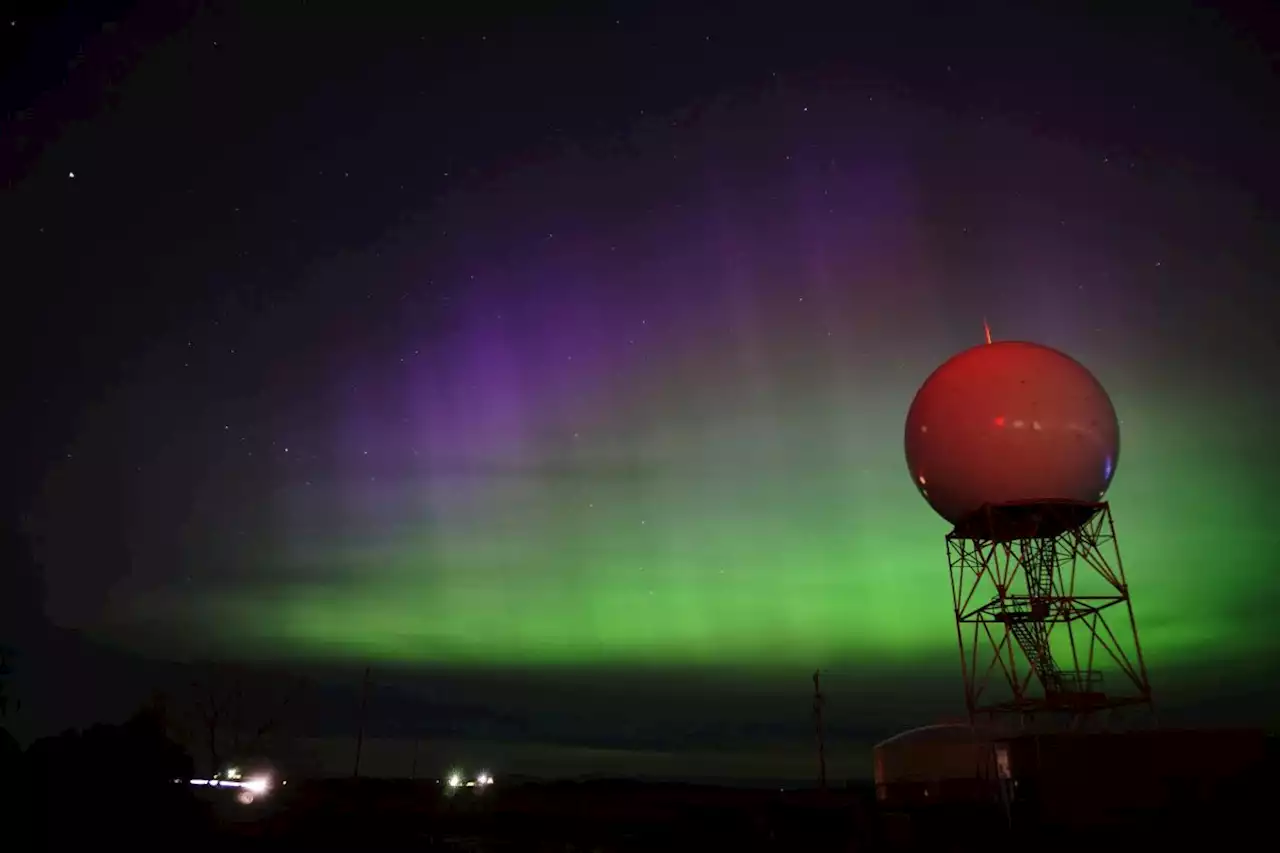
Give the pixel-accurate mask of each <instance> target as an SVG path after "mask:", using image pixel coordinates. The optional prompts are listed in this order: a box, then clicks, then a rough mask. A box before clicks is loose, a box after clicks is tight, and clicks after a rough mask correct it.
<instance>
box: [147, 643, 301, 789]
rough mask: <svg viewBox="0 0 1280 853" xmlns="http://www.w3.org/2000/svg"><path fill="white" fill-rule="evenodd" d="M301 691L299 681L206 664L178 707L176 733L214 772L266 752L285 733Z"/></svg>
mask: <svg viewBox="0 0 1280 853" xmlns="http://www.w3.org/2000/svg"><path fill="white" fill-rule="evenodd" d="M302 689H303V682H302V681H301V679H297V678H288V677H279V676H278V675H276V674H272V673H261V672H253V671H250V670H248V669H246V668H243V667H236V666H232V665H227V664H217V665H204V666H201V667H198V668H196V670H195V677H194V678H192V679H191V681H190V682H189V684H188V685H187V686H186V688H185V690H184V691H183V692H182V695H181V698H180V699H179V700H178V701H177V702H175V705H176V706H178V707H175V708H174V715H173V720H172V728H171V731H175V732H179V733H180V734H179V739H180V740H181V741H182V742H183V743H184V744H186V745H187V746H188V748H189V749H191V750H193V751H195V750H199V752H200V753H201V755H202V757H204V758H205V759H207V760H208V762H209V768H208V770H209V772H210V773H215V772H218V771H219V770H221V769H222V767H223V765H224V764H225V763H226V762H227V761H228V760H233V759H234V760H240V759H242V758H243V757H245V756H246V755H249V754H253V753H258V752H261V751H263V750H264V749H265V748H266V745H267V743H268V742H269V740H270V739H271V738H272V737H274V736H277V735H279V734H280V732H281V730H282V729H283V727H284V726H285V724H286V721H287V717H288V714H289V713H290V711H291V710H292V708H293V705H294V703H295V702H296V700H297V699H298V697H299V695H300V694H301V692H302Z"/></svg>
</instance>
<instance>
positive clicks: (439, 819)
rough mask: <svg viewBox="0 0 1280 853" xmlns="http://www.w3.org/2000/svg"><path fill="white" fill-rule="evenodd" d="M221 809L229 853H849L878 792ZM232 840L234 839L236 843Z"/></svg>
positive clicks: (305, 797)
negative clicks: (247, 852) (350, 852)
mask: <svg viewBox="0 0 1280 853" xmlns="http://www.w3.org/2000/svg"><path fill="white" fill-rule="evenodd" d="M221 793H223V792H208V793H207V794H206V796H207V797H209V798H210V799H216V800H219V802H217V803H216V804H214V808H213V813H214V815H215V818H216V819H215V822H214V823H215V825H214V827H213V829H212V831H213V833H214V834H216V836H217V837H218V838H219V839H220V840H219V842H218V844H219V846H221V845H223V844H226V843H228V842H231V841H232V839H234V846H235V847H236V848H237V849H244V848H245V847H249V848H254V849H258V848H260V849H272V850H278V849H281V848H282V847H293V846H295V845H296V846H297V847H298V849H317V848H319V847H323V848H325V849H336V848H340V847H349V848H351V849H356V848H358V849H361V850H370V851H372V850H380V849H384V848H385V849H392V848H394V849H406V848H414V849H424V850H468V851H490V850H493V851H508V850H510V851H516V850H519V851H553V850H554V851H568V850H574V851H651V850H670V849H674V850H725V851H728V850H734V851H748V850H762V851H763V850H794V851H801V850H804V851H821V850H850V849H860V848H859V846H858V845H857V844H856V841H857V840H858V839H859V838H860V837H866V836H867V834H868V832H869V830H870V828H871V824H872V823H873V822H874V821H873V819H872V815H873V814H874V803H873V792H872V790H871V788H870V787H869V786H867V787H864V788H860V789H852V788H850V789H841V790H839V791H830V792H828V793H827V794H825V795H824V794H823V793H822V792H819V791H786V792H782V791H768V790H766V791H759V790H742V789H730V788H712V787H702V786H692V785H662V784H646V783H639V782H607V781H600V782H580V783H573V782H565V783H544V784H532V783H531V784H523V785H515V786H504V785H501V784H500V785H497V786H494V787H493V788H490V789H488V790H486V791H484V792H483V793H481V794H476V793H474V792H472V791H467V790H463V791H461V792H459V793H458V794H456V795H454V796H452V797H450V796H446V795H445V792H444V791H442V790H441V788H440V786H439V785H437V784H435V783H414V782H400V781H388V782H383V781H377V780H361V781H359V782H355V781H331V782H316V783H311V784H302V785H297V786H295V787H293V788H282V789H280V790H279V791H277V792H276V793H274V794H273V795H272V797H271V798H269V799H267V800H265V801H263V802H262V803H260V804H254V805H250V806H242V805H240V804H238V803H236V802H235V801H234V797H232V796H225V797H223V796H219V794H221ZM228 836H230V838H228Z"/></svg>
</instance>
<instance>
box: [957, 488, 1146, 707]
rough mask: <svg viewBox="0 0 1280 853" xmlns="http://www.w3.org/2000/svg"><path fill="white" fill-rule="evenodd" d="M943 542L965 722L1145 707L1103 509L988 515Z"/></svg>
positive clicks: (1128, 610) (1048, 506) (1049, 508)
mask: <svg viewBox="0 0 1280 853" xmlns="http://www.w3.org/2000/svg"><path fill="white" fill-rule="evenodd" d="M946 542H947V556H948V562H949V564H950V569H951V590H952V596H953V600H954V603H955V614H956V634H957V639H958V640H959V645H960V662H961V668H962V671H963V677H964V685H965V702H966V705H967V706H968V710H969V715H970V718H971V719H972V720H974V721H975V722H976V721H977V718H978V717H980V716H982V715H988V716H995V715H1017V716H1019V717H1021V718H1023V719H1024V720H1025V719H1027V718H1034V717H1035V716H1036V715H1049V716H1052V717H1064V716H1065V717H1068V718H1070V720H1071V721H1072V723H1073V724H1078V723H1080V721H1081V720H1082V719H1084V718H1086V717H1090V716H1093V715H1096V714H1098V713H1099V712H1108V711H1112V710H1114V709H1118V708H1125V707H1133V706H1147V707H1148V708H1150V707H1151V684H1150V681H1149V679H1148V677H1147V669H1146V664H1145V662H1144V661H1143V657H1142V645H1141V643H1140V641H1139V638H1138V627H1137V622H1136V621H1135V619H1134V615H1133V606H1132V603H1131V601H1130V599H1129V587H1128V583H1127V582H1126V580H1125V575H1124V568H1123V564H1122V563H1121V560H1120V550H1119V547H1118V545H1117V543H1116V533H1115V524H1114V522H1113V520H1112V518H1111V509H1110V507H1109V506H1108V505H1107V504H1106V503H1103V502H1099V503H1081V502H1075V501H1039V502H1034V503H1018V504H1004V505H998V506H990V505H988V506H985V507H983V508H982V509H980V510H979V511H978V512H976V513H974V514H973V515H971V516H970V517H969V518H967V519H965V520H964V521H962V522H961V523H959V524H957V525H956V526H955V528H954V529H953V530H952V531H951V533H949V534H948V535H947V538H946Z"/></svg>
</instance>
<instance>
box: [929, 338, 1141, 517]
mask: <svg viewBox="0 0 1280 853" xmlns="http://www.w3.org/2000/svg"><path fill="white" fill-rule="evenodd" d="M906 451H907V467H908V469H909V470H910V472H911V478H912V480H914V481H915V484H916V488H917V489H919V490H920V494H921V495H922V496H924V499H925V500H927V501H928V502H929V505H930V506H932V507H933V509H934V511H935V512H937V513H938V515H940V516H942V517H943V518H944V519H946V520H947V521H949V522H951V523H952V524H957V523H959V522H960V521H961V520H962V519H964V518H966V517H967V516H968V515H969V514H971V513H973V512H974V511H976V510H978V509H979V508H981V507H982V506H983V505H984V504H1004V503H1020V502H1032V501H1063V500H1066V501H1081V502H1092V501H1098V500H1101V499H1102V497H1103V496H1104V495H1105V494H1106V491H1107V487H1108V486H1109V485H1110V484H1111V478H1112V477H1113V476H1114V475H1115V471H1116V464H1117V462H1118V461H1119V458H1120V425H1119V422H1118V421H1117V419H1116V412H1115V408H1114V407H1113V406H1112V405H1111V398H1110V397H1108V396H1107V392H1106V390H1105V389H1104V388H1103V387H1102V385H1101V383H1099V382H1098V380H1097V379H1095V378H1094V376H1093V374H1092V373H1090V372H1089V371H1088V369H1086V368H1085V367H1084V365H1082V364H1080V363H1079V362H1078V361H1076V360H1075V359H1073V358H1071V357H1070V356H1067V355H1064V354H1063V353H1060V352H1058V351H1057V350H1055V349H1051V348H1050V347H1046V346H1040V345H1039V344H1032V343H1024V342H1020V341H1001V342H997V343H992V344H982V345H979V346H976V347H974V348H972V349H968V350H965V351H964V352H961V353H959V354H957V355H955V356H952V357H951V359H950V360H948V361H947V362H946V363H944V364H943V365H942V366H941V367H939V368H938V369H937V370H935V371H934V372H933V373H932V374H931V375H930V376H929V378H928V379H926V380H925V381H924V384H923V385H921V386H920V390H919V391H917V392H916V396H915V399H914V400H912V402H911V409H910V410H909V411H908V412H907V426H906Z"/></svg>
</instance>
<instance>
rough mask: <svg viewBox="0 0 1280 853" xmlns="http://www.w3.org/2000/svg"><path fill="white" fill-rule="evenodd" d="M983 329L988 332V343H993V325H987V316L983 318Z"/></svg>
mask: <svg viewBox="0 0 1280 853" xmlns="http://www.w3.org/2000/svg"><path fill="white" fill-rule="evenodd" d="M982 331H984V332H986V333H987V343H991V327H990V326H988V325H987V318H986V317H983V318H982Z"/></svg>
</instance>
